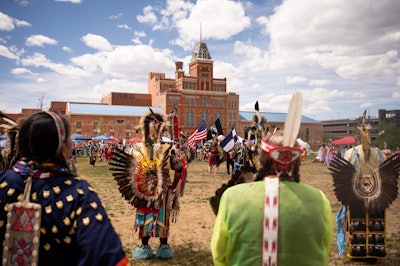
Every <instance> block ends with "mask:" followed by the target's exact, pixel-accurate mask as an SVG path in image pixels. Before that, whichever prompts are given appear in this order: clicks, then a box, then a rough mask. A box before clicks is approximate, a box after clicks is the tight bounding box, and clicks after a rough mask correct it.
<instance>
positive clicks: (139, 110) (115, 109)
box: [67, 102, 163, 116]
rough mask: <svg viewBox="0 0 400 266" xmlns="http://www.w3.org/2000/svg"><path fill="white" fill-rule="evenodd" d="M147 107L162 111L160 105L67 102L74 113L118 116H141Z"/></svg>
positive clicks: (70, 111) (70, 110) (147, 109)
mask: <svg viewBox="0 0 400 266" xmlns="http://www.w3.org/2000/svg"><path fill="white" fill-rule="evenodd" d="M149 108H151V109H152V110H154V111H156V112H161V113H163V111H162V109H161V108H160V107H151V106H127V105H108V104H91V103H70V102H69V103H68V107H67V109H68V110H69V113H71V114H74V115H120V116H141V115H143V114H144V113H146V112H147V111H149Z"/></svg>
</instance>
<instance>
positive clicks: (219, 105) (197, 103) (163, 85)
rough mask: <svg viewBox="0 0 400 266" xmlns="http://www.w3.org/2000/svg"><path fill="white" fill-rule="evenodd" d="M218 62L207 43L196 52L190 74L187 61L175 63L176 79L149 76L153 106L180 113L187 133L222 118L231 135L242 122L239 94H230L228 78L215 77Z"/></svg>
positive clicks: (182, 125) (179, 116) (200, 43)
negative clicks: (185, 62) (203, 122)
mask: <svg viewBox="0 0 400 266" xmlns="http://www.w3.org/2000/svg"><path fill="white" fill-rule="evenodd" d="M213 65H214V61H213V60H212V58H211V55H210V52H209V51H208V48H207V45H206V43H205V42H203V41H200V42H199V43H198V44H197V45H196V47H195V48H194V50H193V53H192V58H191V61H190V63H189V74H188V75H186V74H185V71H184V70H183V62H175V77H174V78H166V77H165V73H157V72H150V73H149V74H148V88H147V89H148V94H150V95H151V99H152V105H153V106H159V107H160V108H161V109H162V110H163V111H164V112H165V113H169V112H171V111H172V110H173V109H174V108H176V110H177V114H178V118H179V121H180V127H181V128H182V130H183V132H192V131H193V130H194V129H195V128H196V127H197V125H198V124H200V122H201V120H204V121H205V122H206V124H207V125H210V124H212V123H213V122H214V121H215V120H216V119H217V118H219V119H220V121H221V125H222V128H223V130H224V132H227V131H228V130H229V129H230V128H231V126H232V125H233V124H237V121H238V119H239V95H237V94H236V93H233V92H230V93H227V91H226V78H214V69H213Z"/></svg>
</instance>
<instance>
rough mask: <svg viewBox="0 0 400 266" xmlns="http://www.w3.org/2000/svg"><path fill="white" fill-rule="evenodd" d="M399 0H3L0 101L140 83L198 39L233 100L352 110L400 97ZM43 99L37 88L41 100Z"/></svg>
mask: <svg viewBox="0 0 400 266" xmlns="http://www.w3.org/2000/svg"><path fill="white" fill-rule="evenodd" d="M399 14H400V1H397V0H379V1H376V0H352V1H348V0H335V1H331V0H318V1H315V0H283V1H278V0H264V1H228V0H199V1H184V0H170V1H147V0H118V1H109V0H64V1H55V0H1V1H0V69H1V71H0V110H1V111H3V112H7V113H18V112H20V111H21V108H37V107H40V103H41V102H42V103H43V105H42V108H44V109H46V108H48V107H49V105H50V102H51V101H79V102H96V103H98V102H100V101H101V98H102V97H103V96H105V95H106V94H108V93H109V92H111V91H121V92H136V93H147V75H148V73H149V72H163V73H165V74H166V77H169V78H173V77H174V71H175V64H174V62H175V61H183V62H184V66H183V70H184V71H185V72H186V74H188V63H189V61H190V57H191V52H192V50H193V48H194V46H195V44H196V43H197V42H198V41H199V39H200V24H201V29H202V31H201V37H202V40H203V41H206V43H207V46H208V49H209V51H210V53H211V56H212V58H213V60H214V77H216V78H225V77H226V78H227V90H228V92H236V93H238V94H239V95H240V108H239V109H240V110H242V111H252V110H253V106H254V103H255V101H257V100H258V101H259V103H260V110H261V111H263V112H286V111H287V107H288V103H289V101H290V98H291V95H292V94H293V93H294V92H296V91H300V92H302V93H303V98H304V107H303V114H304V115H306V116H308V117H310V118H314V119H316V120H329V119H337V118H355V117H358V116H361V115H362V113H363V112H364V110H367V114H368V115H370V116H377V114H378V109H387V110H394V109H400V61H399V49H400V17H399ZM41 99H42V100H41Z"/></svg>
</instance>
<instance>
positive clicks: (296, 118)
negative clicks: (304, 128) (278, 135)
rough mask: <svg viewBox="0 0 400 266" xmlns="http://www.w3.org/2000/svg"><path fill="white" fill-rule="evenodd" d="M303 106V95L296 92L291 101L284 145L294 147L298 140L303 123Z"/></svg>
mask: <svg viewBox="0 0 400 266" xmlns="http://www.w3.org/2000/svg"><path fill="white" fill-rule="evenodd" d="M302 108H303V96H302V95H301V93H300V92H296V93H295V94H293V96H292V100H291V101H290V105H289V110H288V113H287V115H286V120H285V127H284V131H283V143H282V144H283V146H287V147H293V146H294V144H295V143H296V140H297V135H298V134H299V130H300V125H301V112H302Z"/></svg>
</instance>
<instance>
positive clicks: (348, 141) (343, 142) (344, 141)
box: [332, 136, 357, 145]
mask: <svg viewBox="0 0 400 266" xmlns="http://www.w3.org/2000/svg"><path fill="white" fill-rule="evenodd" d="M356 142H357V140H356V138H355V137H353V136H347V137H343V138H341V139H337V140H334V141H332V145H350V144H354V143H356Z"/></svg>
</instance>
